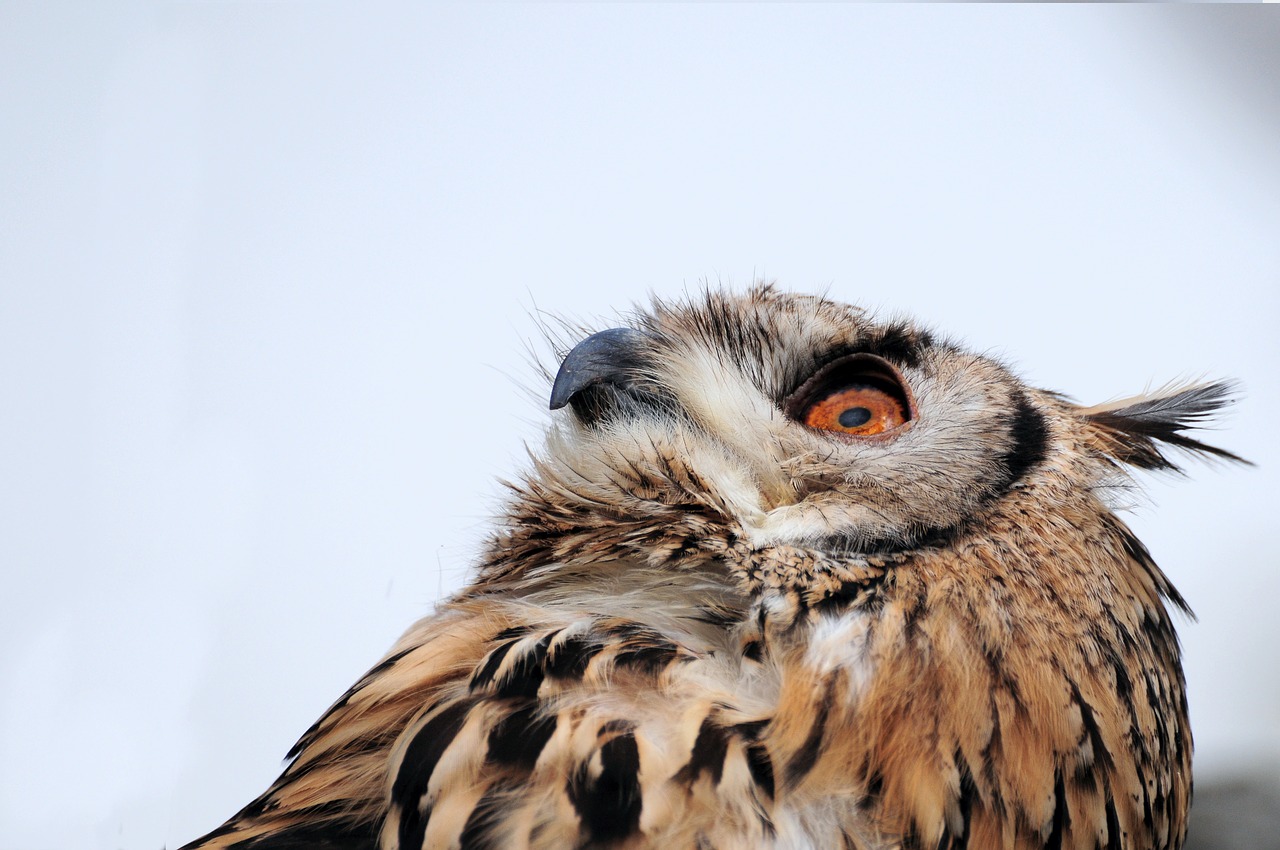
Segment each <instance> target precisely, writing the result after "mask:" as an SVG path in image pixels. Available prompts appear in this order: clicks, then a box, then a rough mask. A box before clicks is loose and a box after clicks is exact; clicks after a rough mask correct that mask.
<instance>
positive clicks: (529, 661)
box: [494, 635, 552, 698]
mask: <svg viewBox="0 0 1280 850" xmlns="http://www.w3.org/2000/svg"><path fill="white" fill-rule="evenodd" d="M551 638H552V635H547V636H546V637H544V638H542V640H540V641H538V642H537V643H535V644H534V645H533V646H532V647H531V648H530V649H529V651H528V652H524V653H521V654H520V655H517V656H516V658H515V659H514V660H513V661H512V662H511V664H510V666H509V667H508V668H507V673H506V675H504V676H503V677H502V678H501V679H500V680H499V681H498V682H497V684H496V686H495V688H494V696H497V697H499V698H515V697H532V696H536V695H537V693H538V688H539V687H541V686H542V679H543V676H545V675H546V673H545V664H544V663H543V662H545V661H546V658H547V644H549V643H550V642H551Z"/></svg>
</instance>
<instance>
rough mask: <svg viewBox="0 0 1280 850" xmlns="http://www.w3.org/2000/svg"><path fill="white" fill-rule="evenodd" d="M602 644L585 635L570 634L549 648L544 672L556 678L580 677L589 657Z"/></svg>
mask: <svg viewBox="0 0 1280 850" xmlns="http://www.w3.org/2000/svg"><path fill="white" fill-rule="evenodd" d="M601 649H603V645H602V644H601V643H600V642H599V641H598V640H593V639H591V638H589V637H587V636H586V635H581V634H578V635H570V636H569V637H567V638H565V639H564V640H563V641H561V642H560V643H558V644H556V645H555V646H554V647H552V648H551V650H550V652H549V653H548V654H547V659H546V673H547V675H548V676H552V677H554V678H557V679H581V678H582V676H583V674H584V673H586V672H587V665H588V664H590V663H591V659H592V658H594V657H595V656H596V655H597V654H599V652H600V650H601Z"/></svg>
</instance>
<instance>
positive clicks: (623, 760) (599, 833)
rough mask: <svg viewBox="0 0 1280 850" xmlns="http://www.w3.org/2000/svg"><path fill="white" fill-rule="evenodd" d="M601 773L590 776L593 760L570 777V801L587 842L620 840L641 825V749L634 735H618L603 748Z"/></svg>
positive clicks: (579, 767) (601, 748)
mask: <svg viewBox="0 0 1280 850" xmlns="http://www.w3.org/2000/svg"><path fill="white" fill-rule="evenodd" d="M600 767H601V769H600V775H599V776H597V777H596V778H595V779H592V778H591V776H590V760H586V761H583V762H582V763H581V764H580V765H579V766H578V769H577V770H576V771H574V773H573V775H572V776H571V777H570V778H569V783H568V787H567V788H566V791H567V792H568V795H569V801H570V802H571V803H572V804H573V807H574V809H576V810H577V812H578V817H579V818H580V819H581V820H582V825H583V826H584V827H585V828H586V832H587V841H588V842H589V843H590V842H599V843H605V842H609V841H617V840H619V839H622V838H626V837H627V836H629V835H631V834H632V833H634V832H635V831H636V829H637V827H638V826H639V824H640V808H641V806H642V805H643V803H644V801H643V799H642V798H641V796H640V776H639V774H640V752H639V750H638V749H637V747H636V739H635V736H634V735H632V734H626V735H619V736H617V737H616V738H613V739H611V740H609V741H606V742H605V743H604V745H603V746H601V747H600Z"/></svg>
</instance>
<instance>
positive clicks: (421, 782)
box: [391, 702, 471, 850]
mask: <svg viewBox="0 0 1280 850" xmlns="http://www.w3.org/2000/svg"><path fill="white" fill-rule="evenodd" d="M470 710H471V703H470V702H457V703H454V704H453V705H448V706H445V707H444V708H442V709H441V710H440V712H439V713H438V714H437V715H436V716H435V717H433V718H431V719H430V720H429V721H427V723H426V725H424V726H423V727H422V728H421V729H419V730H418V731H417V733H415V734H414V736H413V740H411V741H410V742H409V745H408V747H406V748H405V752H404V758H403V759H402V760H401V762H400V769H399V771H397V772H396V778H395V782H394V783H392V786H391V803H392V804H393V805H395V806H398V807H399V808H400V810H401V814H400V845H399V846H400V848H401V850H410V848H418V847H421V846H422V840H423V836H424V835H425V834H426V830H427V820H428V819H429V818H430V816H431V812H430V810H429V809H428V810H427V811H425V812H419V811H418V807H419V805H420V801H421V799H422V796H423V795H424V794H425V793H426V791H427V783H429V782H430V781H431V774H432V773H433V772H434V771H435V769H436V764H437V763H438V762H439V761H440V757H441V756H443V755H444V751H445V750H447V749H448V748H449V745H450V744H452V743H453V739H454V738H455V737H456V736H457V734H458V732H459V730H461V729H462V724H463V723H464V722H465V721H466V719H467V712H468V711H470Z"/></svg>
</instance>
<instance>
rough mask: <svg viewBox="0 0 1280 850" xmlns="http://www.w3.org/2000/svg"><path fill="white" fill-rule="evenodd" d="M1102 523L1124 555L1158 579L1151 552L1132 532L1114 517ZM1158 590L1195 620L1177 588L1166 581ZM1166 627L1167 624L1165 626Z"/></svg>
mask: <svg viewBox="0 0 1280 850" xmlns="http://www.w3.org/2000/svg"><path fill="white" fill-rule="evenodd" d="M1103 522H1105V523H1106V525H1107V527H1108V529H1110V531H1111V532H1112V533H1113V534H1115V535H1116V537H1117V538H1119V540H1120V545H1121V546H1123V547H1124V551H1125V554H1127V555H1128V556H1129V557H1130V558H1132V559H1133V560H1134V561H1136V562H1137V563H1139V564H1141V565H1142V566H1143V567H1144V568H1146V569H1147V570H1149V571H1154V575H1155V576H1156V577H1160V572H1159V570H1158V569H1157V567H1156V562H1155V559H1154V558H1152V557H1151V552H1150V551H1149V550H1148V549H1147V547H1146V546H1144V545H1143V543H1142V541H1141V540H1139V539H1138V538H1137V535H1135V534H1134V533H1133V532H1132V531H1130V530H1129V528H1128V527H1127V526H1125V524H1124V523H1122V522H1120V521H1119V520H1117V519H1115V518H1114V517H1110V516H1108V517H1104V518H1103ZM1159 589H1160V593H1161V595H1162V596H1164V598H1165V599H1168V600H1169V602H1171V603H1172V604H1173V605H1174V606H1175V607H1176V608H1177V609H1178V610H1180V611H1181V612H1182V613H1184V614H1186V615H1187V616H1188V617H1190V618H1191V619H1192V620H1194V619H1195V618H1196V615H1195V612H1194V611H1192V610H1191V606H1190V605H1189V604H1187V600H1185V599H1183V598H1182V594H1180V593H1178V590H1177V588H1175V587H1174V586H1173V585H1172V584H1170V583H1169V582H1167V581H1162V582H1159ZM1166 627H1167V624H1166Z"/></svg>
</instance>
